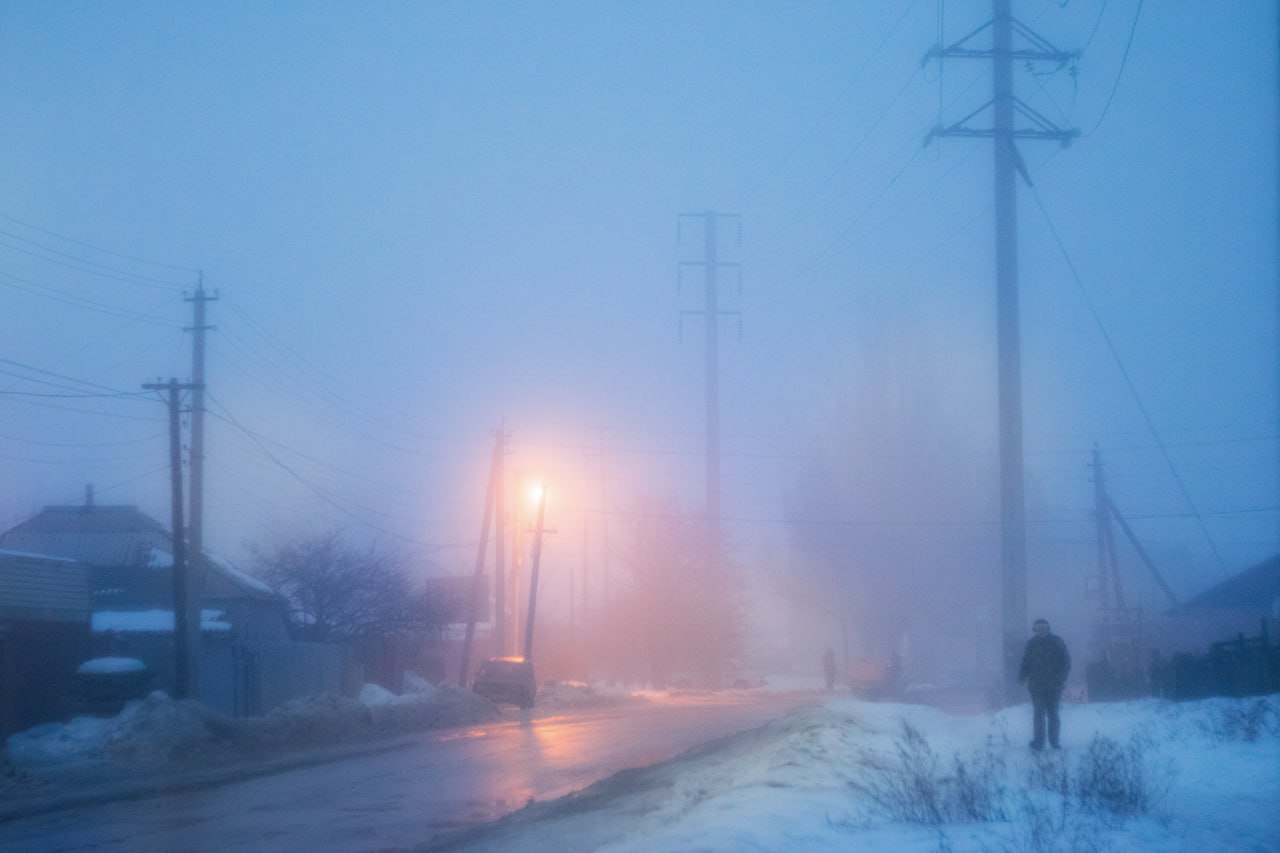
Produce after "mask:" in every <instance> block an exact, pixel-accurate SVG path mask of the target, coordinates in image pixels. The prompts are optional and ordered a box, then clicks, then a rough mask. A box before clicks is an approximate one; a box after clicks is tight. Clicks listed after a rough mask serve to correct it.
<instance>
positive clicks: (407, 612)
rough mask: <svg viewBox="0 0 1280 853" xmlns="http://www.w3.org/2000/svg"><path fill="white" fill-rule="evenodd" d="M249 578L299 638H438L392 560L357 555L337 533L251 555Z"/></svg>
mask: <svg viewBox="0 0 1280 853" xmlns="http://www.w3.org/2000/svg"><path fill="white" fill-rule="evenodd" d="M253 554H254V558H255V572H256V574H257V575H258V576H259V577H261V578H262V579H263V580H265V581H267V582H268V583H270V584H272V585H273V586H275V587H276V588H277V589H278V590H280V592H281V593H282V594H283V595H284V597H285V599H286V600H287V601H288V602H289V611H290V620H291V622H292V624H293V627H294V631H295V634H296V635H297V636H298V637H299V638H300V639H307V640H316V641H321V642H337V641H343V640H356V639H365V638H371V637H392V636H404V635H409V634H413V633H420V632H424V631H438V629H439V626H438V624H437V623H436V618H435V617H436V615H437V614H436V612H435V611H436V610H438V608H435V607H433V606H432V603H431V602H430V601H429V600H428V597H427V595H426V593H425V591H420V592H418V593H417V594H415V593H414V591H413V589H412V585H411V584H410V582H409V578H408V576H407V575H406V574H405V571H404V569H403V568H402V567H401V566H400V564H399V562H398V561H397V560H396V559H395V558H394V557H392V556H390V555H388V554H385V553H381V552H379V551H377V550H375V549H373V548H369V549H367V550H359V549H357V548H355V547H353V546H352V545H350V544H349V543H348V542H347V541H346V540H345V539H344V538H343V536H342V533H341V532H340V531H337V530H331V531H326V532H321V533H313V534H306V535H303V536H300V537H297V538H295V539H291V540H289V541H286V542H282V543H277V544H274V545H271V546H268V547H267V548H264V549H258V548H255V549H253Z"/></svg>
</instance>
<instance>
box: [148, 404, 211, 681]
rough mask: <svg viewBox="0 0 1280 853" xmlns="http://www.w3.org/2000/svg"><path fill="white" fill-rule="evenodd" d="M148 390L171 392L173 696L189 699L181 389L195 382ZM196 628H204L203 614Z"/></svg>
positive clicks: (188, 611)
mask: <svg viewBox="0 0 1280 853" xmlns="http://www.w3.org/2000/svg"><path fill="white" fill-rule="evenodd" d="M142 387H143V388H144V389H146V390H148V391H166V392H168V397H167V403H168V406H169V489H170V495H169V497H170V504H171V511H172V517H171V519H172V525H173V698H175V699H186V698H188V697H190V696H191V695H192V692H191V644H190V629H189V628H188V615H189V613H190V609H189V608H190V598H191V596H190V594H189V589H188V578H187V536H186V529H185V525H184V524H183V520H182V420H181V418H180V407H179V404H180V402H181V392H183V391H190V390H192V389H193V388H195V387H196V386H195V385H194V384H180V383H179V382H178V380H177V379H170V380H169V381H168V382H166V383H148V384H146V385H143V386H142ZM195 630H196V631H199V630H200V620H199V613H197V614H196V624H195Z"/></svg>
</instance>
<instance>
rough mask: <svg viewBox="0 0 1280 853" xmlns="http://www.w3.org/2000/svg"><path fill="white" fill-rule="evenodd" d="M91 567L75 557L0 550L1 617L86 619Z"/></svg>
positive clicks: (65, 620)
mask: <svg viewBox="0 0 1280 853" xmlns="http://www.w3.org/2000/svg"><path fill="white" fill-rule="evenodd" d="M90 610H91V605H90V599H89V568H88V567H87V566H85V565H84V564H83V563H77V562H76V561H75V560H67V559H64V558H61V557H42V556H39V555H36V554H26V553H23V552H20V551H0V618H7V619H17V620H23V621H34V622H87V621H89V613H90Z"/></svg>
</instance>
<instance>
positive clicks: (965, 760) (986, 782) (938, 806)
mask: <svg viewBox="0 0 1280 853" xmlns="http://www.w3.org/2000/svg"><path fill="white" fill-rule="evenodd" d="M901 726H902V732H901V734H900V735H899V736H898V738H897V739H896V740H895V741H894V754H893V755H892V756H888V757H886V756H877V755H872V754H867V753H864V754H863V755H862V761H861V763H862V764H863V767H864V773H862V774H861V775H860V776H859V777H858V778H856V779H853V780H851V781H849V783H848V784H849V786H850V787H851V788H852V789H853V790H855V791H857V792H859V793H860V794H863V795H864V796H866V797H867V798H868V799H869V800H870V802H871V803H872V805H873V807H874V809H875V810H877V811H878V812H879V814H880V815H881V816H882V817H884V818H888V819H889V820H893V821H900V822H904V823H914V824H922V825H925V826H941V825H943V824H948V823H988V822H1006V821H1013V822H1014V823H1015V825H1016V826H1017V827H1019V828H1020V831H1021V832H1022V833H1023V834H1024V835H1023V837H1020V838H1016V839H1012V842H1013V843H1014V844H1015V847H1016V848H1018V849H1028V850H1059V849H1065V850H1088V849H1095V848H1096V847H1097V846H1098V844H1099V843H1100V841H1099V839H1100V837H1101V835H1100V833H1101V832H1102V830H1103V829H1106V828H1114V827H1117V826H1119V825H1121V824H1123V823H1124V821H1125V820H1126V819H1128V818H1130V817H1134V816H1137V815H1143V814H1149V813H1150V812H1152V811H1153V810H1154V809H1155V808H1156V807H1157V806H1158V805H1159V804H1160V803H1161V802H1162V801H1163V799H1164V796H1165V795H1166V794H1167V792H1168V788H1169V778H1170V776H1171V774H1172V769H1171V768H1161V770H1163V773H1162V772H1157V768H1156V767H1155V765H1154V764H1153V761H1152V752H1153V749H1152V747H1153V743H1152V740H1151V739H1150V737H1148V736H1144V735H1140V734H1137V735H1134V736H1133V737H1132V738H1131V739H1130V741H1129V743H1128V744H1127V745H1121V744H1120V743H1119V742H1117V741H1116V740H1114V739H1113V738H1109V737H1106V736H1103V735H1094V737H1093V739H1092V740H1091V741H1090V742H1089V745H1088V747H1087V748H1086V749H1085V751H1084V752H1083V753H1082V754H1081V755H1080V756H1079V757H1078V758H1077V759H1075V760H1074V761H1073V760H1072V759H1071V758H1070V756H1069V755H1067V754H1064V753H1047V754H1036V755H1034V756H1033V757H1031V764H1030V765H1029V767H1028V769H1027V770H1026V771H1025V777H1024V778H1023V779H1022V780H1021V782H1017V781H1015V780H1014V777H1013V773H1012V768H1013V767H1014V764H1012V763H1011V762H1010V761H1009V760H1008V758H1007V756H1008V754H1009V741H1008V737H1007V736H1005V735H1004V733H1003V732H1001V735H1000V737H995V736H990V735H989V736H988V737H987V739H986V743H985V746H984V748H983V749H979V750H975V751H974V752H973V753H972V754H970V755H969V756H960V755H958V754H957V755H955V756H953V757H952V761H951V762H950V764H946V763H944V762H943V761H942V759H941V758H940V757H939V755H938V754H937V752H936V751H935V750H934V749H933V747H932V746H931V745H930V744H929V742H928V740H927V739H926V738H925V737H924V735H922V734H921V733H920V731H919V730H918V729H916V728H915V727H914V726H913V725H911V723H909V722H907V721H906V720H905V719H903V720H901ZM1019 763H1020V762H1019ZM1022 766H1026V765H1022ZM944 768H949V770H950V772H945V770H944ZM1157 780H1163V781H1157ZM1062 845H1065V846H1062Z"/></svg>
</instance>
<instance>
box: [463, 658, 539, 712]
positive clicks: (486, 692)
mask: <svg viewBox="0 0 1280 853" xmlns="http://www.w3.org/2000/svg"><path fill="white" fill-rule="evenodd" d="M471 689H472V690H473V691H475V692H476V693H477V694H479V695H480V696H483V697H485V698H486V699H489V700H490V701H493V702H510V703H512V704H514V705H519V706H520V707H521V708H532V707H533V698H534V696H535V695H536V694H537V692H538V683H537V682H536V681H535V680H534V677H533V661H528V660H525V659H524V658H514V657H512V658H489V659H488V660H487V661H485V662H484V663H482V664H480V670H479V671H478V672H477V673H476V677H475V679H474V680H473V681H472V682H471Z"/></svg>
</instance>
